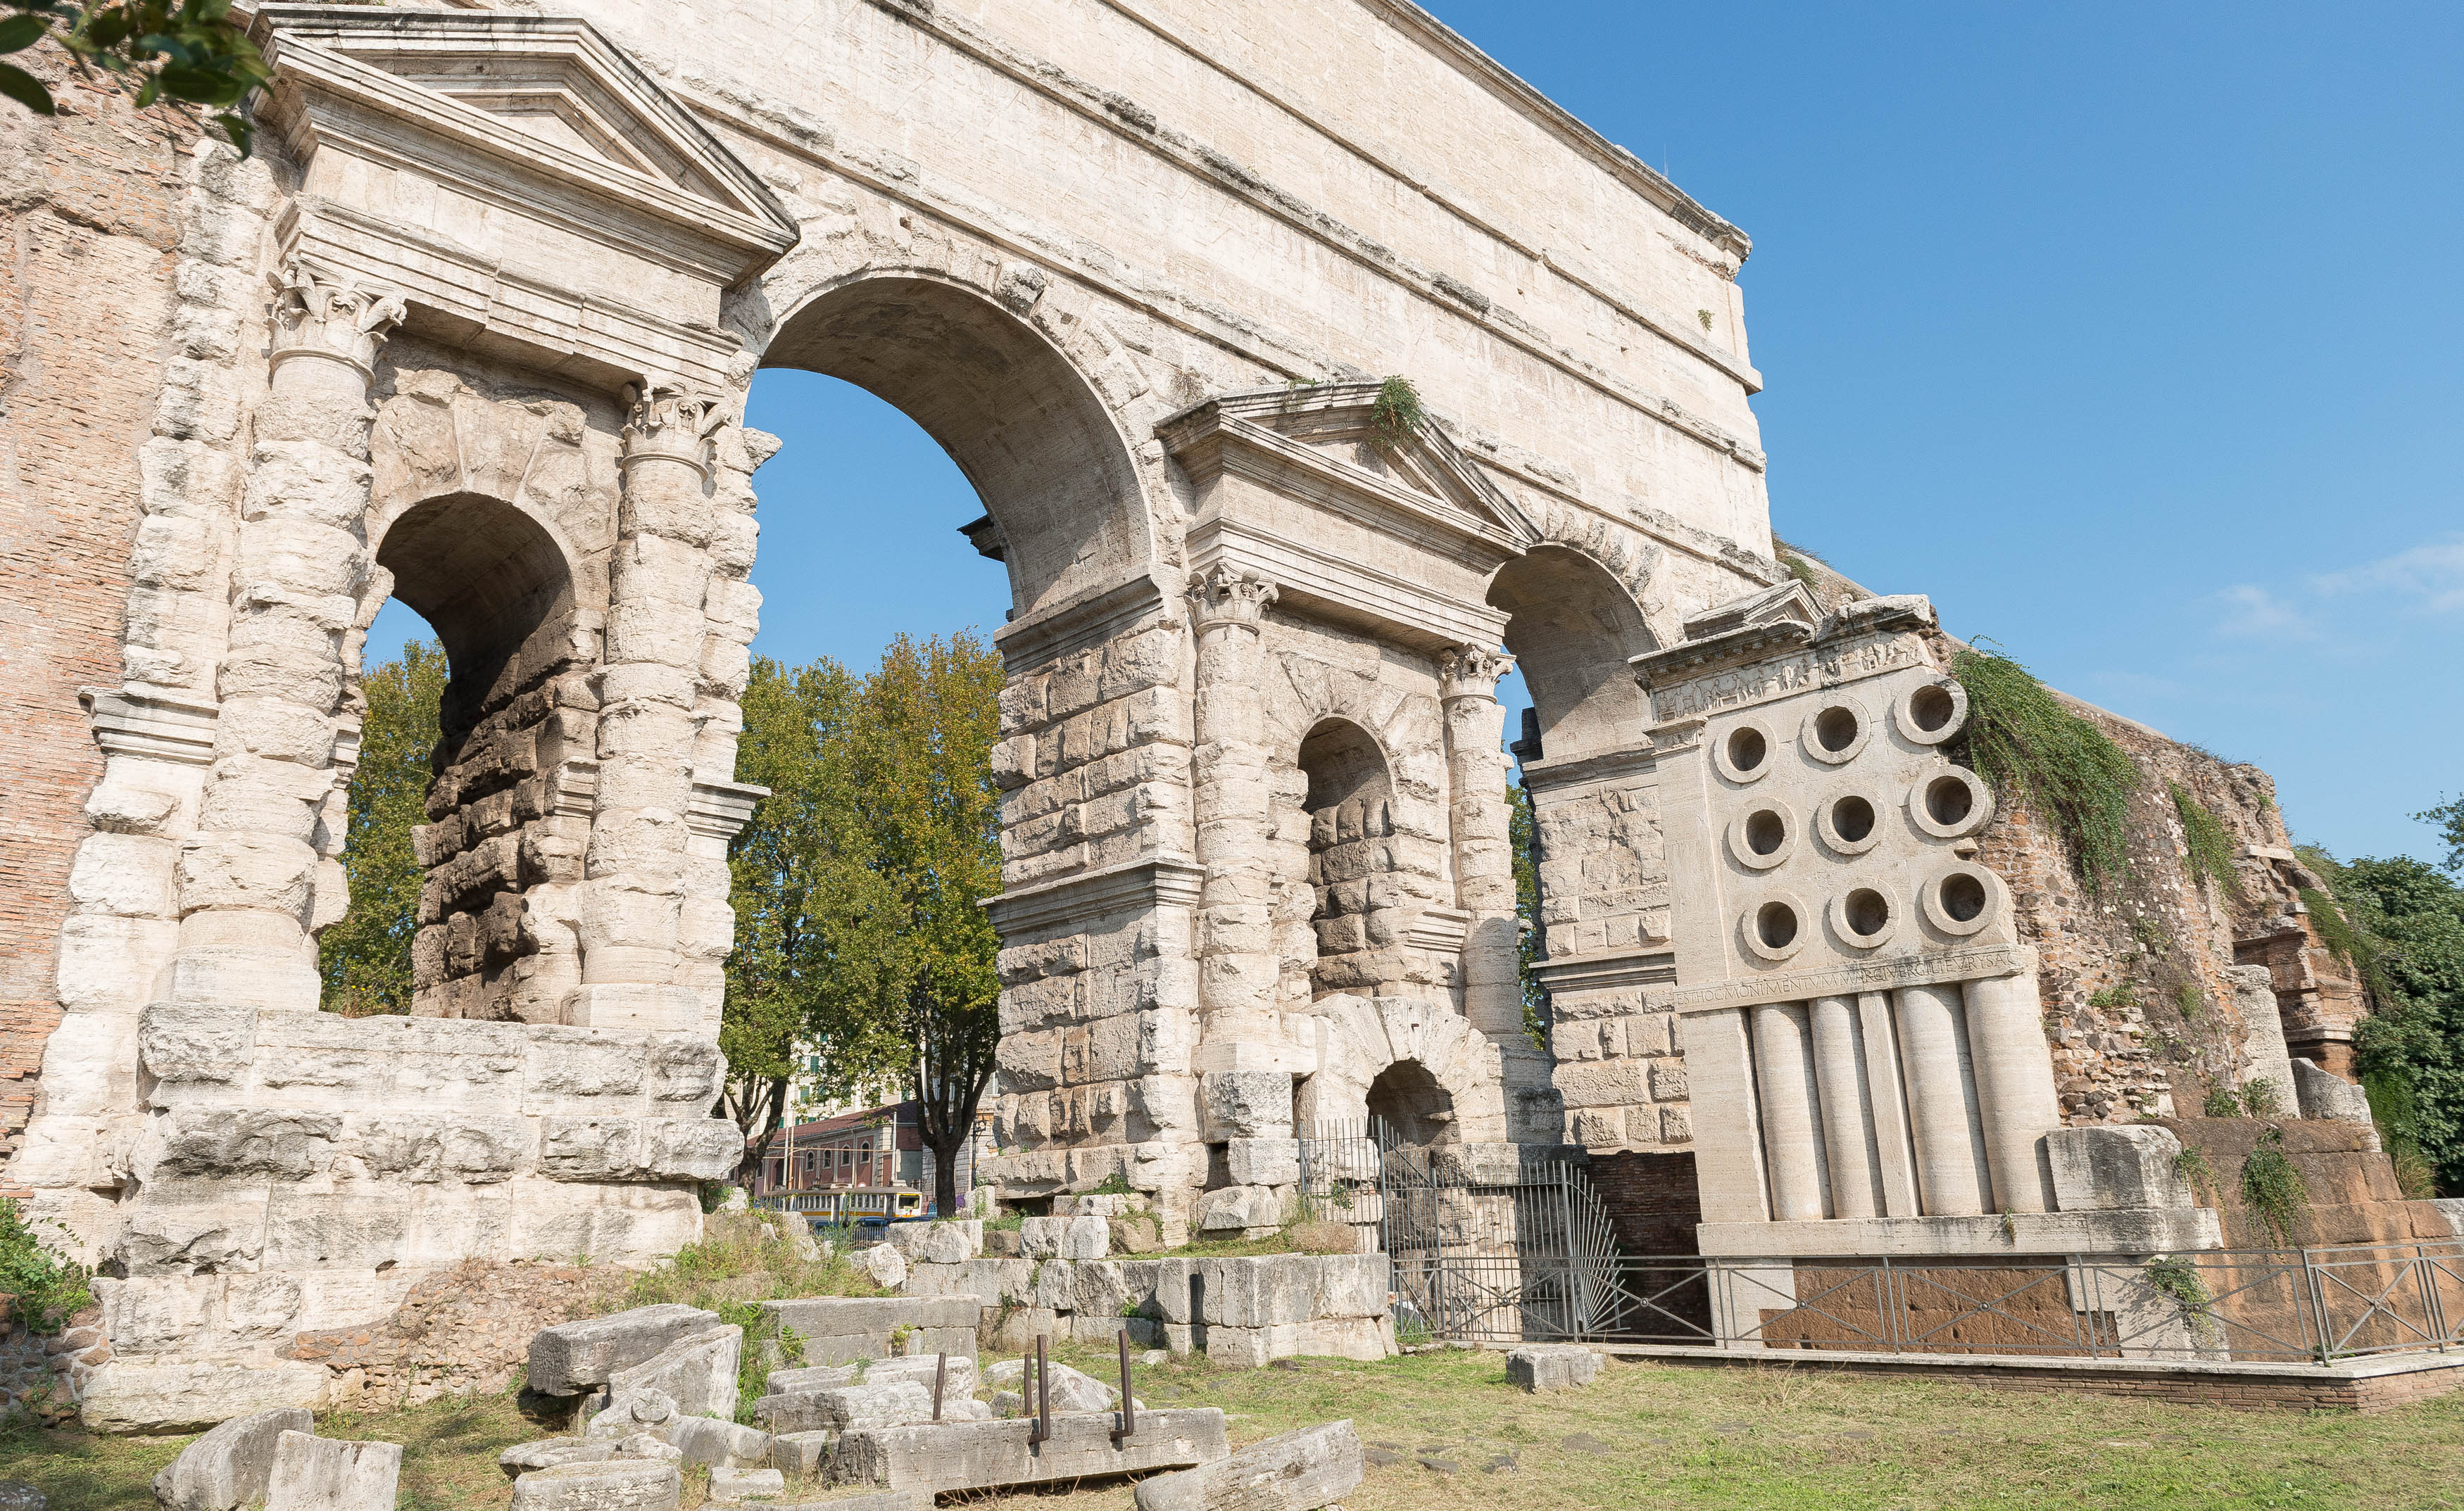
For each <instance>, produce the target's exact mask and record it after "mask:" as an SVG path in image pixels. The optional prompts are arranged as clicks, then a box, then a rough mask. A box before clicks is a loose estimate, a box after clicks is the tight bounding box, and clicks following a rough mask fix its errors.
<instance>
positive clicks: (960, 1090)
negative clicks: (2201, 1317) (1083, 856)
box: [720, 634, 1001, 1212]
mask: <svg viewBox="0 0 2464 1511" xmlns="http://www.w3.org/2000/svg"><path fill="white" fill-rule="evenodd" d="M1000 691H1001V658H1000V657H999V656H998V655H997V654H995V653H994V652H993V651H991V650H990V649H989V648H987V647H986V646H984V645H983V644H982V643H981V642H979V641H978V640H977V639H976V638H975V637H974V636H972V635H969V634H959V635H957V636H955V637H953V638H952V639H950V640H948V641H946V642H945V641H941V640H938V639H935V640H928V641H923V642H917V641H913V640H910V639H908V638H907V637H905V636H901V637H899V638H898V639H897V640H895V641H893V642H891V646H890V647H889V649H888V650H887V651H885V652H884V653H883V656H882V660H881V665H880V667H879V668H876V669H875V670H874V671H873V672H871V673H870V674H869V675H868V676H866V677H863V678H861V679H859V678H857V677H855V676H854V675H853V674H851V673H850V672H848V671H847V669H846V668H843V667H841V666H839V665H838V664H837V663H835V662H831V661H826V660H825V661H822V662H817V663H815V664H814V665H812V666H809V667H803V668H787V667H784V666H781V665H780V664H779V663H777V662H775V661H771V660H768V659H767V658H762V659H757V660H756V661H755V663H754V666H753V675H752V678H751V680H750V682H749V683H748V685H747V686H746V689H745V693H744V699H743V707H744V735H743V739H742V742H741V744H740V746H739V748H738V755H737V774H738V776H739V777H740V778H741V779H743V780H746V781H750V782H757V783H759V784H760V785H762V786H765V787H768V788H769V789H771V796H770V797H768V798H766V799H763V800H762V802H761V803H760V805H759V807H758V808H757V809H756V811H755V814H754V818H753V821H752V822H751V823H750V824H748V825H747V826H746V828H745V830H744V832H743V833H742V834H740V835H738V836H737V839H736V842H735V843H734V845H733V847H732V849H731V851H730V862H731V865H732V866H733V868H734V871H735V893H734V898H733V901H734V904H735V907H736V953H735V954H734V955H733V956H731V957H730V959H729V963H728V994H727V1013H726V1018H725V1019H724V1021H723V1025H722V1028H721V1039H720V1044H721V1047H722V1048H723V1049H724V1050H725V1052H726V1054H727V1057H728V1062H729V1067H730V1068H729V1078H728V1079H729V1084H728V1092H727V1111H728V1114H729V1115H730V1116H732V1117H734V1118H735V1119H736V1120H737V1124H738V1126H740V1127H742V1128H744V1129H745V1131H746V1133H747V1135H748V1137H750V1136H754V1135H767V1134H773V1133H775V1132H777V1130H778V1129H779V1128H781V1127H782V1126H783V1124H784V1121H785V1119H786V1118H787V1117H788V1116H790V1115H793V1114H794V1112H795V1111H796V1110H797V1109H793V1108H790V1107H788V1106H786V1091H787V1086H788V1084H790V1070H791V1066H792V1064H793V1062H794V1060H795V1058H796V1057H797V1056H798V1055H800V1054H801V1055H803V1057H804V1058H805V1059H806V1061H807V1062H808V1064H809V1065H810V1066H811V1067H812V1068H811V1070H810V1071H809V1075H810V1079H811V1081H812V1083H813V1084H814V1085H815V1087H816V1090H817V1092H818V1094H819V1095H821V1096H822V1097H823V1098H825V1099H826V1100H831V1101H838V1100H869V1099H872V1098H874V1097H880V1096H885V1095H887V1094H889V1093H890V1092H891V1091H892V1089H893V1088H895V1089H899V1090H903V1091H904V1092H905V1093H906V1094H907V1095H908V1096H910V1097H913V1098H914V1099H915V1100H916V1101H918V1102H919V1103H921V1104H922V1106H923V1118H922V1123H923V1135H924V1142H925V1144H926V1146H927V1147H928V1148H930V1149H932V1150H934V1152H935V1164H936V1166H937V1168H938V1189H937V1190H936V1193H935V1199H936V1200H937V1202H938V1203H939V1204H940V1207H941V1210H942V1211H944V1212H949V1211H954V1210H956V1208H957V1199H958V1196H959V1194H960V1193H958V1192H957V1189H956V1185H955V1179H954V1176H955V1172H956V1169H955V1168H956V1163H957V1151H958V1150H960V1149H961V1148H962V1147H963V1146H964V1145H965V1143H966V1139H967V1136H968V1134H969V1133H970V1132H971V1131H972V1129H973V1128H974V1125H975V1116H976V1108H977V1105H978V1104H979V1101H980V1100H981V1098H982V1095H983V1091H984V1088H985V1086H986V1085H987V1084H989V1083H990V1082H991V1079H992V1073H993V1066H994V1061H993V1052H994V1049H995V1047H996V1046H997V1044H998V1043H999V1040H1000V1014H999V1005H998V1004H999V996H1000V989H999V985H998V983H997V982H996V980H995V978H994V973H993V957H994V953H995V939H994V935H993V929H992V922H991V920H990V919H989V918H987V917H986V916H985V915H984V911H983V909H982V907H981V906H980V902H981V899H983V898H985V897H989V896H991V895H992V894H993V893H994V892H997V891H999V890H1000V889H1001V851H1000V843H999V821H1000V804H999V800H998V794H997V793H996V792H995V791H994V789H993V785H992V744H993V739H994V737H995V735H996V734H998V733H999V730H1000V722H1001V720H1000V712H999V703H998V700H999V696H1000ZM763 1142H764V1143H766V1138H765V1139H764V1140H763ZM753 1157H756V1156H754V1155H753V1154H751V1153H748V1161H749V1160H750V1159H751V1158H753Z"/></svg>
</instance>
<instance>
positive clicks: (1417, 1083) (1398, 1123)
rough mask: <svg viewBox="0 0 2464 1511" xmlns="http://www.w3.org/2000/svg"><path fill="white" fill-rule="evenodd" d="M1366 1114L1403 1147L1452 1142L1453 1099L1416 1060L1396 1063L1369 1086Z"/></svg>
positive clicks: (1378, 1074)
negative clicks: (1391, 1131) (1385, 1129)
mask: <svg viewBox="0 0 2464 1511" xmlns="http://www.w3.org/2000/svg"><path fill="white" fill-rule="evenodd" d="M1369 1115H1370V1116H1371V1117H1373V1118H1375V1119H1376V1120H1377V1121H1378V1122H1380V1123H1383V1124H1385V1125H1386V1127H1387V1128H1389V1129H1391V1130H1393V1132H1394V1134H1395V1136H1396V1137H1397V1138H1399V1139H1401V1140H1402V1141H1403V1142H1404V1143H1406V1144H1414V1145H1419V1146H1421V1147H1424V1148H1425V1147H1426V1146H1428V1145H1431V1144H1446V1143H1452V1142H1453V1141H1454V1136H1455V1099H1454V1098H1453V1096H1452V1095H1450V1094H1449V1093H1448V1092H1447V1090H1446V1088H1445V1087H1444V1086H1443V1085H1441V1084H1439V1081H1438V1078H1437V1077H1435V1076H1433V1075H1431V1074H1430V1073H1429V1067H1428V1066H1426V1065H1424V1064H1421V1063H1420V1062H1419V1061H1417V1060H1398V1061H1397V1062H1394V1063H1393V1064H1391V1065H1388V1066H1387V1067H1386V1068H1385V1069H1383V1070H1381V1071H1379V1072H1378V1073H1377V1079H1376V1080H1375V1081H1373V1082H1371V1083H1370V1084H1369Z"/></svg>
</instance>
